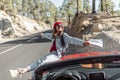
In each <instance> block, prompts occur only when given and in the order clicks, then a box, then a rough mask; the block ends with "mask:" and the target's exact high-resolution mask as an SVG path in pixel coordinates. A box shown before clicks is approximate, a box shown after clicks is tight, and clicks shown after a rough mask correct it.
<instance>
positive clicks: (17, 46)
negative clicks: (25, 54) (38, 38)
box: [0, 44, 23, 54]
mask: <svg viewBox="0 0 120 80" xmlns="http://www.w3.org/2000/svg"><path fill="white" fill-rule="evenodd" d="M22 45H23V44H19V45H16V46H13V47H11V48H9V49H7V50H5V51H3V52H0V54H4V53H6V52H8V51H11V50H13V49H15V48H17V47H19V46H22Z"/></svg>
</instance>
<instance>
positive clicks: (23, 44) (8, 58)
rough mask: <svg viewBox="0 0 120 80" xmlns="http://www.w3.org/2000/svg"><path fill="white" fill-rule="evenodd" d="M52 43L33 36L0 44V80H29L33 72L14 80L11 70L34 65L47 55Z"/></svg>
mask: <svg viewBox="0 0 120 80" xmlns="http://www.w3.org/2000/svg"><path fill="white" fill-rule="evenodd" d="M50 44H51V42H50V41H48V40H45V39H41V38H38V37H37V36H32V38H27V39H25V38H24V39H21V40H15V41H10V42H7V43H4V44H0V80H27V79H30V78H31V75H32V72H29V73H25V74H24V75H23V76H22V78H21V79H20V78H19V77H18V78H15V79H13V78H12V77H11V76H10V75H9V69H16V68H20V67H25V66H27V65H30V64H32V63H34V62H35V61H36V60H37V59H39V58H40V57H41V56H43V55H44V54H46V53H47V51H48V50H49V47H50Z"/></svg>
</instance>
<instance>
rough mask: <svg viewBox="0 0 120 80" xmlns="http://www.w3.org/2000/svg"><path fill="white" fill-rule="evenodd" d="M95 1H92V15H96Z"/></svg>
mask: <svg viewBox="0 0 120 80" xmlns="http://www.w3.org/2000/svg"><path fill="white" fill-rule="evenodd" d="M95 1H96V0H92V13H96V11H95V8H96V7H95Z"/></svg>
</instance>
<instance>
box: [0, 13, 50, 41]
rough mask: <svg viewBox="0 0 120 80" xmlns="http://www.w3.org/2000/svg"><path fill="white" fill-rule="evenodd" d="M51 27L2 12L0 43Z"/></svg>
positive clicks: (0, 16)
mask: <svg viewBox="0 0 120 80" xmlns="http://www.w3.org/2000/svg"><path fill="white" fill-rule="evenodd" d="M49 28H50V27H49V26H48V25H46V24H45V23H43V22H42V21H34V20H32V19H29V18H26V17H24V16H20V15H15V14H6V13H5V12H3V11H0V42H1V41H5V40H10V39H15V38H19V37H23V36H26V35H31V34H33V33H36V32H40V31H43V30H46V29H49Z"/></svg>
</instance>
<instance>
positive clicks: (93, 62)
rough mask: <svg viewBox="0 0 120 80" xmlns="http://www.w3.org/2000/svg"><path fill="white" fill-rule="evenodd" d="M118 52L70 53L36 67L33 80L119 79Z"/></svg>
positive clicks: (119, 59) (119, 60)
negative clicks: (59, 59)
mask: <svg viewBox="0 0 120 80" xmlns="http://www.w3.org/2000/svg"><path fill="white" fill-rule="evenodd" d="M119 62H120V52H90V53H80V54H71V55H67V56H64V57H62V58H61V61H56V62H52V63H48V64H44V65H42V66H40V67H39V68H37V69H36V70H35V72H34V75H33V80H120V64H119Z"/></svg>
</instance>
